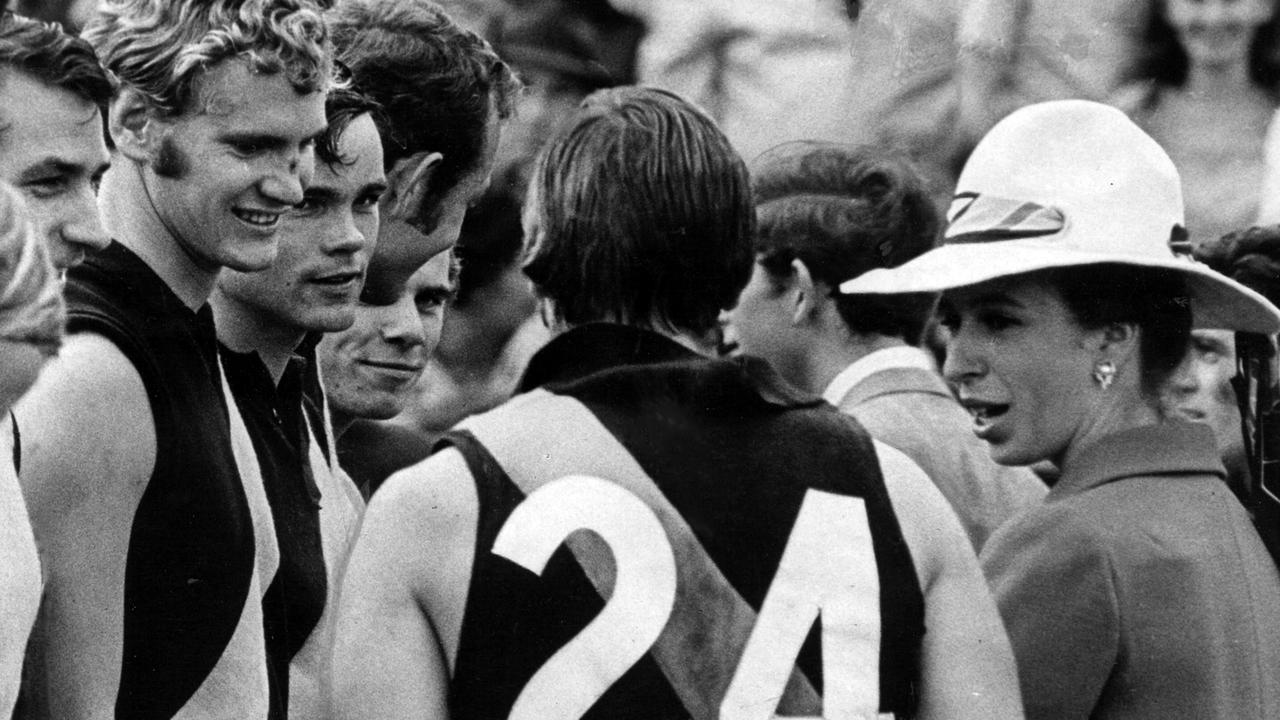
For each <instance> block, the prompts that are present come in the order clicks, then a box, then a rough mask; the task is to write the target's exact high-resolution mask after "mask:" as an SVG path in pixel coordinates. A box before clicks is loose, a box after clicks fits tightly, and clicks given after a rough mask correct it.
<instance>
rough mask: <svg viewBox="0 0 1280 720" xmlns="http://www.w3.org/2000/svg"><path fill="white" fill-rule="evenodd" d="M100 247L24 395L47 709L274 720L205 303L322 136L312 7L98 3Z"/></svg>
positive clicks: (244, 444) (274, 558)
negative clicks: (103, 234)
mask: <svg viewBox="0 0 1280 720" xmlns="http://www.w3.org/2000/svg"><path fill="white" fill-rule="evenodd" d="M85 37H86V39H88V40H89V42H90V43H91V44H92V45H93V46H94V48H95V49H96V50H97V52H98V55H99V57H100V59H101V61H102V63H103V65H104V66H105V67H106V69H108V70H109V71H110V72H111V73H112V74H113V75H114V77H115V78H116V79H117V82H118V84H117V87H116V90H115V94H114V96H113V98H112V101H111V105H110V118H109V127H110V133H111V136H112V139H113V140H114V144H115V154H114V158H113V167H112V169H111V171H110V172H108V173H107V175H106V177H105V178H104V180H103V184H102V190H101V194H100V197H99V203H100V207H101V210H102V213H103V219H104V225H105V227H106V230H107V232H108V233H109V234H110V235H111V237H112V238H113V239H114V241H113V242H112V243H111V244H110V245H109V246H108V247H106V248H105V249H102V250H100V251H97V252H94V253H92V254H91V255H90V256H89V257H88V258H87V259H86V261H85V262H84V263H83V264H82V265H80V266H79V267H78V268H76V269H75V270H74V271H72V272H71V273H70V274H69V277H68V283H67V298H68V304H69V333H70V335H69V337H68V339H67V343H66V345H65V347H64V349H63V351H62V353H61V356H60V357H59V358H58V360H57V361H55V362H54V363H52V364H51V365H50V366H49V369H48V372H47V373H46V375H45V376H44V377H43V379H42V382H41V383H40V384H39V385H38V386H37V387H36V389H35V390H33V392H32V393H31V394H30V395H29V396H28V398H27V401H26V402H25V403H23V404H21V405H20V406H19V407H18V409H17V411H16V415H17V421H18V425H19V427H20V429H21V437H22V468H21V479H22V482H23V486H24V490H25V492H26V494H27V498H28V502H29V505H30V509H31V515H32V524H33V527H34V530H35V534H36V539H37V542H38V544H39V545H40V547H41V551H42V553H43V556H44V557H43V560H44V562H45V568H46V573H47V577H48V585H47V590H46V597H45V603H44V608H43V612H42V626H41V629H40V630H39V631H38V635H39V638H40V639H39V641H38V642H37V643H36V645H35V647H34V648H33V652H32V659H31V660H30V661H29V662H30V663H32V664H33V665H34V667H35V669H36V672H35V677H36V678H37V681H36V682H35V684H34V685H33V686H32V688H31V690H32V692H31V698H30V704H31V706H32V711H33V713H34V714H35V715H36V716H39V717H56V718H84V717H104V716H109V715H114V716H115V717H128V718H170V717H182V718H212V717H237V718H241V717H243V718H249V717H256V718H264V717H266V718H279V717H284V716H285V714H286V707H287V705H286V702H287V700H286V699H285V698H283V697H281V694H280V693H279V691H278V688H277V687H276V683H273V682H272V681H271V675H270V674H269V672H268V667H269V663H268V654H267V651H266V642H265V639H264V634H265V631H264V625H263V614H262V596H263V594H264V593H265V591H266V588H267V587H268V586H269V585H270V583H271V581H272V578H273V577H274V574H275V572H276V570H277V566H278V564H279V550H278V548H277V546H276V542H275V534H274V532H273V528H272V518H271V512H270V508H269V506H268V503H267V501H266V497H265V493H264V491H263V487H262V481H261V477H260V473H259V471H258V467H257V460H256V458H255V457H254V455H253V448H252V445H251V443H250V441H249V438H248V436H247V434H246V433H245V430H244V427H243V424H242V423H241V422H240V418H239V414H238V412H237V411H236V408H235V404H234V402H233V401H231V400H229V399H228V395H227V393H226V391H225V387H226V386H225V380H224V378H223V375H222V372H221V368H220V366H219V363H218V358H217V352H216V349H217V346H216V340H215V335H214V327H213V321H212V316H211V314H210V312H209V309H208V307H207V305H206V304H205V301H206V300H207V299H208V297H209V294H210V292H211V291H212V289H213V287H214V282H215V280H216V278H217V277H218V275H219V273H220V272H221V270H222V269H223V268H224V267H226V268H233V269H237V270H245V271H249V270H255V269H260V268H264V267H267V266H268V265H269V264H270V263H271V262H272V260H273V259H274V258H275V255H276V249H277V242H276V230H277V228H278V226H279V225H280V219H281V216H282V215H283V213H284V212H285V211H286V210H288V209H289V208H291V207H292V206H293V205H294V204H296V203H298V202H300V201H301V200H302V199H303V189H304V187H305V186H306V184H307V182H308V181H309V178H310V175H311V172H312V168H313V165H314V161H313V145H314V139H315V138H316V136H317V135H318V134H319V133H320V132H321V131H323V130H324V127H325V114H324V100H325V92H326V90H327V89H328V87H329V84H330V76H331V74H332V60H331V54H330V51H329V44H328V38H327V32H326V30H325V27H324V23H323V21H322V20H321V17H320V14H319V9H318V8H317V7H315V6H313V5H312V4H311V3H309V2H307V0H243V1H233V0H213V1H212V2H211V1H209V0H172V1H169V2H157V1H155V0H108V1H107V2H104V3H103V4H102V6H101V7H100V9H99V11H98V14H97V15H96V16H95V18H94V19H93V20H92V21H91V22H90V24H89V25H88V27H87V28H86V30H85Z"/></svg>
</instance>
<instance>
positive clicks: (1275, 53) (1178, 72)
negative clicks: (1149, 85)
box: [1137, 0, 1280, 94]
mask: <svg viewBox="0 0 1280 720" xmlns="http://www.w3.org/2000/svg"><path fill="white" fill-rule="evenodd" d="M1167 1H1168V0H1156V2H1153V3H1151V9H1150V19H1149V20H1148V21H1147V30H1146V35H1145V38H1144V40H1145V44H1146V50H1145V51H1144V52H1143V54H1142V56H1141V57H1140V58H1139V60H1138V68H1137V70H1138V77H1141V78H1150V79H1152V80H1154V81H1155V82H1156V84H1157V85H1166V86H1170V87H1181V86H1182V84H1183V83H1184V82H1186V80H1187V65H1188V62H1189V61H1188V59H1187V51H1186V50H1185V49H1183V47H1182V43H1180V42H1179V41H1178V32H1177V31H1176V30H1174V29H1173V26H1172V25H1170V24H1169V21H1168V20H1166V19H1165V17H1164V14H1165V4H1166V3H1167ZM1249 79H1250V80H1252V81H1253V83H1254V84H1255V85H1257V86H1258V87H1261V88H1265V89H1266V90H1268V91H1269V92H1271V93H1273V94H1280V12H1276V13H1274V14H1273V15H1272V17H1271V19H1270V20H1268V21H1267V22H1266V23H1265V24H1263V25H1262V26H1261V27H1259V28H1258V32H1257V34H1256V35H1254V36H1253V42H1252V44H1251V45H1250V46H1249Z"/></svg>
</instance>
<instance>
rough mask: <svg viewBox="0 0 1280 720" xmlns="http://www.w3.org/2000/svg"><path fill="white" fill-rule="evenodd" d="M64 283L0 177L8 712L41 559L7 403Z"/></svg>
mask: <svg viewBox="0 0 1280 720" xmlns="http://www.w3.org/2000/svg"><path fill="white" fill-rule="evenodd" d="M63 323H64V315H63V305H62V287H61V284H60V283H59V282H58V278H57V275H56V274H55V272H54V270H53V266H52V265H51V264H50V261H49V257H48V254H47V252H46V250H45V246H44V244H43V243H41V242H40V241H39V239H38V238H37V237H36V236H35V234H34V233H33V232H32V231H31V226H30V225H29V224H28V223H27V219H26V214H25V212H24V209H23V206H22V199H21V198H20V197H19V196H18V194H17V192H16V191H15V190H14V189H13V188H11V187H10V186H8V185H6V184H4V183H0V418H3V420H0V717H6V718H7V717H9V716H10V715H11V714H12V713H13V706H14V701H15V700H16V699H17V695H18V684H19V681H20V679H21V675H22V656H23V652H24V651H25V649H26V646H27V636H28V635H29V634H30V632H31V626H32V624H33V623H34V622H35V619H36V611H37V609H39V606H40V588H41V580H40V561H39V558H38V557H37V556H36V545H35V539H34V538H33V536H32V534H31V522H30V520H29V519H28V518H27V508H26V504H25V503H24V502H23V499H22V492H21V490H20V489H19V487H18V476H17V474H16V472H15V468H14V461H15V459H16V458H14V453H13V427H12V425H11V424H10V422H9V408H10V407H11V406H12V405H13V403H14V402H15V401H17V399H18V398H19V397H21V396H22V395H23V394H24V393H26V391H27V390H28V389H30V387H31V385H32V384H33V383H34V382H35V380H36V377H37V375H38V374H39V372H40V368H41V367H43V366H44V364H45V362H46V361H47V360H48V359H49V357H51V356H52V355H53V354H54V353H55V352H56V351H57V349H58V346H59V345H60V344H61V341H62V328H63Z"/></svg>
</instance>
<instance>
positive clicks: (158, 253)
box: [98, 154, 218, 311]
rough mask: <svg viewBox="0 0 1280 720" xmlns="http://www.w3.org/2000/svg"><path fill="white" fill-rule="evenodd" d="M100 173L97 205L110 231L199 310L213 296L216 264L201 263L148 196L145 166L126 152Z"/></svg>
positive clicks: (113, 236)
mask: <svg viewBox="0 0 1280 720" xmlns="http://www.w3.org/2000/svg"><path fill="white" fill-rule="evenodd" d="M113 162H114V164H113V165H112V168H111V170H109V171H108V172H107V174H106V176H105V177H103V179H102V186H101V188H100V189H99V191H98V206H99V208H100V209H101V213H102V223H103V226H104V227H105V228H106V230H107V233H108V234H109V235H110V236H111V237H112V238H114V239H115V240H116V241H118V242H119V243H120V244H121V245H124V246H125V247H127V248H129V249H130V250H132V251H133V253H134V254H135V255H137V256H138V257H139V258H141V259H142V261H143V262H144V263H146V264H147V266H148V267H150V268H151V270H152V271H153V272H154V273H155V274H156V275H158V276H159V277H160V279H161V280H163V281H164V283H165V285H167V286H169V289H170V290H172V291H173V293H174V294H175V295H177V296H178V299H179V300H181V301H182V304H184V305H186V306H187V307H188V308H190V309H191V310H193V311H194V310H198V309H199V308H200V306H201V305H203V304H204V303H205V301H207V300H208V299H209V293H211V292H212V291H213V284H214V282H215V281H216V280H217V279H218V270H217V269H214V270H208V269H206V268H202V267H200V266H199V265H197V264H196V263H195V262H194V261H193V260H192V259H191V257H190V256H189V255H188V254H187V253H186V252H185V251H184V250H183V248H182V246H181V245H180V244H179V242H178V240H177V238H175V237H173V235H172V234H171V233H170V231H169V229H168V228H167V227H165V224H164V222H163V221H162V220H161V219H160V217H159V216H158V215H156V212H155V209H154V208H153V207H152V205H151V203H150V202H149V201H148V197H149V196H148V194H147V190H146V187H145V186H144V184H143V181H142V174H141V168H140V167H139V166H138V165H137V164H136V163H134V162H131V161H129V160H128V159H127V158H125V157H123V156H122V155H119V154H117V155H116V156H115V158H113Z"/></svg>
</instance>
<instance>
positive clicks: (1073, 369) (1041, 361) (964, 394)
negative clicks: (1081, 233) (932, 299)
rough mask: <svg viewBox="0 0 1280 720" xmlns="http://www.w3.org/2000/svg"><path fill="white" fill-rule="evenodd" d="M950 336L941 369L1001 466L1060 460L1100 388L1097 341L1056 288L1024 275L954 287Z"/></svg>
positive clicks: (949, 300)
mask: <svg viewBox="0 0 1280 720" xmlns="http://www.w3.org/2000/svg"><path fill="white" fill-rule="evenodd" d="M942 312H943V322H944V324H945V325H946V327H947V328H948V330H949V331H950V333H951V338H950V340H949V341H948V342H947V359H946V362H945V363H944V365H943V373H944V374H945V375H946V376H947V380H949V381H951V382H952V383H954V384H955V385H956V389H957V391H958V395H959V398H960V402H961V404H963V405H964V406H965V408H966V409H968V410H969V412H970V413H972V414H973V416H974V425H973V428H974V432H975V433H977V435H978V437H980V438H982V439H983V440H985V441H987V443H989V444H990V446H991V457H992V458H993V459H994V460H995V461H996V462H998V463H1000V464H1002V465H1030V464H1031V463H1034V462H1038V461H1041V460H1046V459H1050V460H1057V459H1060V458H1061V456H1062V455H1063V454H1065V453H1066V451H1067V448H1068V447H1070V445H1071V443H1072V442H1073V441H1074V439H1075V438H1076V436H1077V434H1078V433H1079V432H1080V430H1081V428H1082V426H1083V425H1084V422H1083V421H1084V420H1085V418H1086V417H1087V416H1088V414H1089V412H1090V411H1091V409H1092V407H1093V405H1094V400H1095V397H1096V395H1095V393H1096V387H1097V386H1096V385H1095V384H1094V380H1093V378H1092V373H1093V366H1094V362H1095V360H1096V357H1095V352H1094V351H1091V350H1090V349H1089V348H1091V347H1095V346H1096V343H1095V341H1096V340H1097V339H1099V338H1100V337H1101V335H1102V331H1101V330H1086V329H1084V328H1083V327H1081V325H1080V324H1079V323H1078V322H1077V321H1076V319H1075V317H1074V316H1073V315H1072V314H1071V312H1070V310H1068V309H1067V306H1066V303H1065V302H1064V301H1063V300H1062V297H1061V295H1059V293H1058V291H1057V290H1056V289H1054V288H1053V287H1052V286H1051V285H1049V284H1048V283H1046V282H1044V281H1043V280H1040V279H1037V278H1034V277H1032V278H1028V277H1026V276H1021V277H1012V278H1002V279H999V280H993V281H991V282H987V283H982V284H980V285H974V286H971V287H966V288H960V289H957V290H952V291H948V292H947V293H945V294H944V295H943V297H942Z"/></svg>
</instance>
